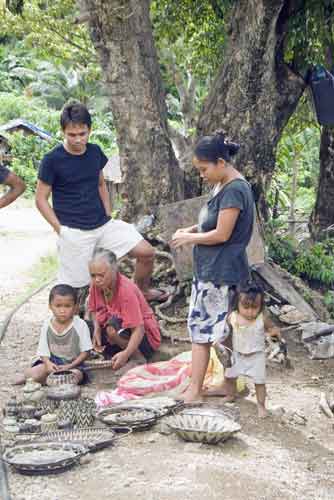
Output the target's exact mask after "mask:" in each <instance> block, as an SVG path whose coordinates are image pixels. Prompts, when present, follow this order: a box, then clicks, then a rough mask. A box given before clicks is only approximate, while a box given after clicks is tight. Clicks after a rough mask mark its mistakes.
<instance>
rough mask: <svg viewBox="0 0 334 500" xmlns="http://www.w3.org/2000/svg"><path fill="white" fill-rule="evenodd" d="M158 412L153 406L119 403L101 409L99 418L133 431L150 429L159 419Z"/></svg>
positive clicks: (114, 425) (106, 422) (109, 423)
mask: <svg viewBox="0 0 334 500" xmlns="http://www.w3.org/2000/svg"><path fill="white" fill-rule="evenodd" d="M158 416H159V414H158V412H157V411H155V410H153V409H152V408H144V407H139V406H131V405H124V404H123V405H119V406H114V407H107V408H104V409H102V410H100V411H99V412H98V414H97V418H98V419H99V420H101V422H103V423H104V424H107V425H111V426H112V427H116V428H117V427H118V428H122V427H129V428H130V429H132V430H133V431H142V430H146V429H149V428H150V427H152V425H154V424H155V423H156V421H157V419H158Z"/></svg>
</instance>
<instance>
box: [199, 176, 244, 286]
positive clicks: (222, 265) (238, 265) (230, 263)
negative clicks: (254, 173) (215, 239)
mask: <svg viewBox="0 0 334 500" xmlns="http://www.w3.org/2000/svg"><path fill="white" fill-rule="evenodd" d="M226 208H239V209H240V213H239V216H238V219H237V222H236V225H235V227H234V229H233V232H232V235H231V237H230V239H229V240H228V241H226V242H225V243H219V244H217V245H195V246H194V252H193V259H194V266H193V267H194V275H195V278H196V279H198V280H200V281H211V282H212V283H215V284H217V285H222V284H224V285H236V284H238V283H241V282H243V281H246V280H247V279H248V278H249V269H248V260H247V254H246V247H247V245H248V243H249V240H250V238H251V235H252V230H253V222H254V200H253V195H252V190H251V187H250V185H249V184H248V182H247V181H245V180H244V179H234V180H233V181H231V182H229V183H228V184H226V186H224V187H223V188H222V189H221V190H220V191H219V192H218V193H217V194H213V196H212V197H211V198H210V199H209V201H208V202H207V204H206V205H205V206H204V207H203V208H202V209H201V211H200V214H199V221H198V222H199V223H198V231H199V232H204V233H207V232H209V231H212V230H213V229H216V227H217V221H218V216H219V212H220V210H224V209H226Z"/></svg>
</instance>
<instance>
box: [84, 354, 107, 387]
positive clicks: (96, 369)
mask: <svg viewBox="0 0 334 500" xmlns="http://www.w3.org/2000/svg"><path fill="white" fill-rule="evenodd" d="M85 369H86V370H87V372H88V376H89V379H90V381H91V382H97V383H102V384H108V383H110V382H111V379H112V374H113V372H112V364H111V359H107V360H105V359H102V360H101V359H90V360H88V361H85Z"/></svg>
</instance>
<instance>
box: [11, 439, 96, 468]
mask: <svg viewBox="0 0 334 500" xmlns="http://www.w3.org/2000/svg"><path fill="white" fill-rule="evenodd" d="M87 452H88V449H87V448H86V447H85V446H83V445H82V444H81V443H74V442H73V443H71V442H49V441H48V442H45V443H42V442H39V443H29V444H21V445H17V446H13V447H11V448H7V449H6V450H5V452H4V454H3V459H4V461H5V462H7V463H8V464H10V465H12V466H13V467H14V468H15V469H16V470H17V471H18V472H21V473H22V474H52V473H56V472H62V471H64V470H66V469H68V468H69V467H72V466H73V465H75V464H76V463H78V462H79V459H80V457H81V456H82V455H85V454H86V453H87Z"/></svg>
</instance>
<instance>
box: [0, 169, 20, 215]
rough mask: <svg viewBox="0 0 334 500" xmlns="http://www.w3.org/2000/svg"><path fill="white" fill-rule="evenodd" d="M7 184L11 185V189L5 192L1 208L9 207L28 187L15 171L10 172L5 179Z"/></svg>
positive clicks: (1, 199)
mask: <svg viewBox="0 0 334 500" xmlns="http://www.w3.org/2000/svg"><path fill="white" fill-rule="evenodd" d="M4 184H5V186H9V191H8V192H7V193H5V194H4V195H3V196H1V198H0V208H4V207H7V205H9V204H10V203H12V202H13V201H14V200H16V198H18V197H19V196H20V195H21V194H22V193H23V192H24V191H25V189H26V185H25V183H24V182H23V180H22V179H21V178H20V177H19V176H18V175H16V174H14V173H13V172H10V173H9V174H8V175H7V177H6V179H5V181H4Z"/></svg>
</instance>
